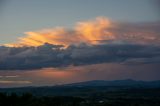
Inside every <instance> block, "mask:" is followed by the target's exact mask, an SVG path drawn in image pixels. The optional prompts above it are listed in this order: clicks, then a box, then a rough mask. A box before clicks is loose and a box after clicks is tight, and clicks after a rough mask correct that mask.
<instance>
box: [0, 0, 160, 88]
mask: <svg viewBox="0 0 160 106" xmlns="http://www.w3.org/2000/svg"><path fill="white" fill-rule="evenodd" d="M159 6H160V2H159V1H158V0H69V1H67V0H1V1H0V23H1V24H0V87H19V86H46V85H56V84H64V83H73V82H80V81H87V80H118V79H135V80H147V81H148V80H160V78H159V77H158V76H159V75H160V72H159V70H158V69H160V67H159V66H160V30H159V28H160V14H159V9H160V8H159Z"/></svg>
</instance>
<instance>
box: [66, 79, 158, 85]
mask: <svg viewBox="0 0 160 106" xmlns="http://www.w3.org/2000/svg"><path fill="white" fill-rule="evenodd" d="M65 86H142V87H160V80H156V81H137V80H132V79H126V80H111V81H106V80H92V81H85V82H78V83H72V84H66V85H65Z"/></svg>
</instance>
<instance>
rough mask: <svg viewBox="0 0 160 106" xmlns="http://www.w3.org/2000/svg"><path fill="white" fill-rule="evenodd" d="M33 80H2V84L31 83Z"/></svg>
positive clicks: (0, 82)
mask: <svg viewBox="0 0 160 106" xmlns="http://www.w3.org/2000/svg"><path fill="white" fill-rule="evenodd" d="M30 83H32V82H31V81H10V80H0V84H30Z"/></svg>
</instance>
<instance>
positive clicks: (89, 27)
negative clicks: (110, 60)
mask: <svg viewBox="0 0 160 106" xmlns="http://www.w3.org/2000/svg"><path fill="white" fill-rule="evenodd" d="M159 28H160V23H159V22H155V23H154V22H153V23H120V22H114V21H111V20H109V19H108V18H105V17H97V18H96V19H95V20H88V21H82V22H77V24H76V25H75V27H74V28H73V29H66V28H63V27H56V28H50V29H43V30H39V31H29V32H25V36H24V37H21V38H19V40H18V41H17V42H15V43H9V44H5V46H9V47H22V46H35V47H37V46H40V45H43V44H44V43H46V42H47V43H50V44H54V45H64V46H65V47H67V46H69V45H71V44H80V43H87V44H99V43H102V41H103V42H104V41H108V40H123V41H128V42H136V43H139V44H148V43H149V44H160V30H159Z"/></svg>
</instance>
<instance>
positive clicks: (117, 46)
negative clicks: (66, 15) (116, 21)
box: [0, 41, 160, 70]
mask: <svg viewBox="0 0 160 106" xmlns="http://www.w3.org/2000/svg"><path fill="white" fill-rule="evenodd" d="M100 63H120V64H126V65H133V64H151V63H154V64H155V63H160V46H158V45H140V44H133V43H126V42H123V41H108V43H106V44H97V45H88V44H85V43H82V44H79V45H70V46H68V47H67V48H63V45H53V44H49V43H45V44H44V45H41V46H38V47H5V46H1V47H0V70H29V69H41V68H51V67H54V68H61V67H67V66H82V65H91V64H100Z"/></svg>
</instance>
